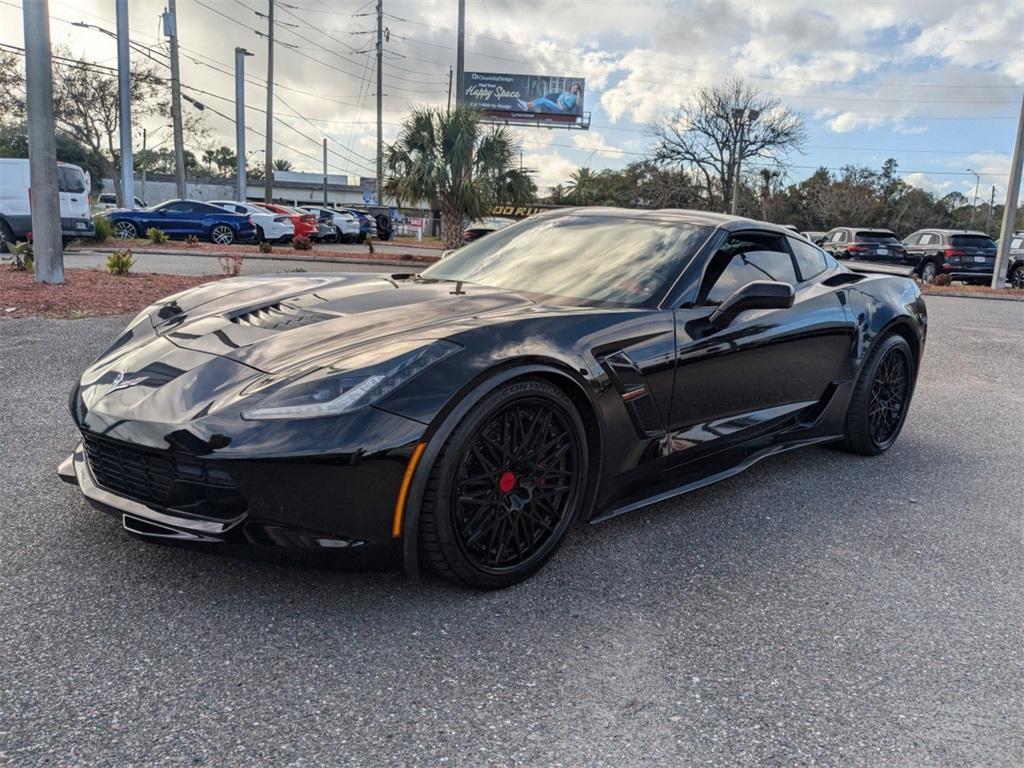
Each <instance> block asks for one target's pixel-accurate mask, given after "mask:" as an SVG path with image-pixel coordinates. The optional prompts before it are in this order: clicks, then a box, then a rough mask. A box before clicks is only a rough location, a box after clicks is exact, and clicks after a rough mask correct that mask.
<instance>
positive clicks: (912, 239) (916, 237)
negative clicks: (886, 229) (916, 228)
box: [903, 232, 922, 245]
mask: <svg viewBox="0 0 1024 768" xmlns="http://www.w3.org/2000/svg"><path fill="white" fill-rule="evenodd" d="M921 237H922V235H919V234H917V233H916V232H915V233H914V234H912V235H911V236H910V237H908V238H907V239H906V240H904V241H903V244H904V245H917V243H918V241H919V240H920V239H921Z"/></svg>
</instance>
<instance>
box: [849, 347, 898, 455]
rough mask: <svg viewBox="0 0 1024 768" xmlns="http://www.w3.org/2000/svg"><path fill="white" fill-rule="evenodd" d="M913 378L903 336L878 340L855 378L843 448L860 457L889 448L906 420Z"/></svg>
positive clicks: (875, 453) (876, 453) (882, 451)
mask: <svg viewBox="0 0 1024 768" xmlns="http://www.w3.org/2000/svg"><path fill="white" fill-rule="evenodd" d="M914 379H915V361H914V355H913V352H912V351H911V349H910V345H909V344H907V341H906V339H904V338H903V337H902V336H900V335H898V334H895V333H893V334H890V335H888V336H885V337H883V338H882V339H880V340H879V341H878V342H877V343H876V344H875V348H874V349H872V350H871V352H870V354H869V355H868V359H867V360H866V361H865V363H864V367H863V368H862V369H861V372H860V376H859V377H858V378H857V384H856V386H855V387H854V390H853V396H852V397H851V398H850V405H849V407H848V408H847V410H846V428H845V434H844V437H843V441H842V444H841V445H842V447H843V448H845V449H846V450H848V451H850V452H851V453H859V454H861V455H862V456H877V455H878V454H880V453H884V452H885V451H887V450H889V449H890V448H891V447H892V446H893V444H894V443H895V442H896V438H897V437H899V434H900V431H901V430H902V429H903V424H904V422H905V421H906V418H907V410H908V409H909V407H910V398H911V396H912V395H913V394H914Z"/></svg>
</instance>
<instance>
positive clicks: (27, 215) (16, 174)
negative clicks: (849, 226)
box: [0, 158, 96, 252]
mask: <svg viewBox="0 0 1024 768" xmlns="http://www.w3.org/2000/svg"><path fill="white" fill-rule="evenodd" d="M31 186H32V182H31V177H30V174H29V165H28V160H23V159H20V158H0V252H4V251H6V250H7V245H6V244H7V243H8V242H14V243H16V242H20V241H23V240H27V239H28V234H29V232H31V231H32V189H31ZM57 186H58V189H59V192H60V227H61V232H62V234H63V236H64V242H65V243H67V242H68V241H69V240H71V239H73V238H75V237H92V235H93V234H95V232H96V228H95V227H94V226H93V223H92V218H91V217H90V215H89V178H88V174H86V172H85V171H83V170H82V169H81V168H79V167H78V166H77V165H71V164H70V163H61V162H58V163H57Z"/></svg>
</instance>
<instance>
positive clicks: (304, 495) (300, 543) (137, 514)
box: [57, 442, 404, 567]
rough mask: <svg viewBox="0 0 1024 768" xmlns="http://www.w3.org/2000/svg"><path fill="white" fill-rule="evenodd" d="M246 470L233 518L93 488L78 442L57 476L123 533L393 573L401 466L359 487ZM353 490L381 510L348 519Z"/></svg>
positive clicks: (278, 468) (325, 476)
mask: <svg viewBox="0 0 1024 768" xmlns="http://www.w3.org/2000/svg"><path fill="white" fill-rule="evenodd" d="M245 464H247V465H249V466H248V467H242V465H239V469H238V470H237V471H234V470H233V473H234V474H235V475H236V477H237V479H238V480H239V486H240V487H241V488H242V489H243V490H244V491H245V494H246V497H247V499H248V500H249V505H248V508H247V509H246V510H245V511H243V512H241V513H240V514H238V515H237V516H235V517H233V518H231V519H208V518H203V517H200V516H196V515H190V514H188V513H182V512H179V511H177V510H175V509H170V508H164V509H157V508H154V507H152V506H150V505H148V504H145V503H142V502H140V501H137V500H135V499H132V498H128V497H126V496H123V495H120V494H118V493H112V492H111V491H109V490H107V489H106V488H104V487H101V486H100V485H99V483H98V482H97V479H96V475H95V473H94V472H93V469H92V468H91V467H90V463H89V459H88V456H87V452H86V449H85V446H84V443H82V442H80V443H79V444H78V446H77V447H76V448H75V451H74V453H72V454H71V456H69V457H68V458H67V459H65V460H64V462H62V463H61V465H60V466H59V467H58V469H57V473H58V475H59V477H60V478H61V480H63V481H64V482H66V483H69V484H72V485H77V486H78V487H79V489H80V490H81V491H82V494H83V496H85V499H86V501H88V502H89V504H90V505H92V506H93V507H94V508H96V509H98V510H100V511H102V512H106V513H107V514H110V515H113V516H115V517H116V518H118V519H119V520H120V522H121V525H122V526H123V527H124V529H125V530H126V531H128V532H129V533H131V534H133V535H135V536H138V537H141V538H145V539H151V540H161V541H165V542H180V543H188V544H197V545H236V546H237V545H244V546H246V547H249V546H256V547H275V548H284V549H291V550H303V551H306V552H312V551H319V552H321V553H331V554H339V553H347V554H346V560H347V562H352V563H361V564H367V565H371V564H372V565H389V566H396V567H397V566H399V565H400V564H401V558H402V542H401V539H395V538H392V537H391V536H390V526H391V515H390V513H391V511H392V510H393V508H394V501H395V498H396V497H397V493H398V485H399V484H400V482H401V479H400V478H401V475H402V474H403V473H404V463H402V462H400V461H393V462H388V464H385V465H383V466H375V467H374V468H373V469H372V470H370V471H369V472H366V471H365V468H363V469H364V472H363V473H362V476H361V478H360V479H361V482H353V474H354V473H353V472H352V471H351V470H352V469H353V468H352V467H341V466H331V465H318V464H316V463H313V464H305V463H303V464H299V465H291V464H288V463H284V464H282V463H277V462H273V463H264V462H261V461H253V462H245ZM390 464H393V465H394V466H389V465H390ZM282 469H284V470H285V471H284V472H282ZM318 470H322V471H318ZM346 470H349V471H348V472H346ZM329 480H330V482H328V481H329ZM352 489H355V492H356V494H357V495H358V494H362V495H363V496H364V497H368V495H369V494H372V496H373V497H374V502H375V503H374V504H372V505H371V506H375V507H377V508H378V509H376V510H366V509H358V510H356V509H351V507H350V510H351V511H352V513H353V514H352V515H351V516H349V515H345V514H344V512H345V511H346V510H345V507H347V506H348V505H349V504H351V503H353V502H355V497H354V496H353V493H352V492H351V491H352ZM381 510H386V511H387V513H388V514H387V516H386V517H387V519H385V520H381V521H379V522H380V525H378V524H377V521H375V520H374V518H376V517H379V516H380V515H379V512H380V511H381ZM368 512H369V516H368V515H367V513H368Z"/></svg>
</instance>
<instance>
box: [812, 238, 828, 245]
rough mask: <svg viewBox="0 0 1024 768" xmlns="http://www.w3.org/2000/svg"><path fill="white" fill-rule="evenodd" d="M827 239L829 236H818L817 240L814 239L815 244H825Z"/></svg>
mask: <svg viewBox="0 0 1024 768" xmlns="http://www.w3.org/2000/svg"><path fill="white" fill-rule="evenodd" d="M827 239H828V238H825V237H819V238H818V239H817V240H815V241H814V244H815V245H824V244H825V241H826V240H827Z"/></svg>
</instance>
